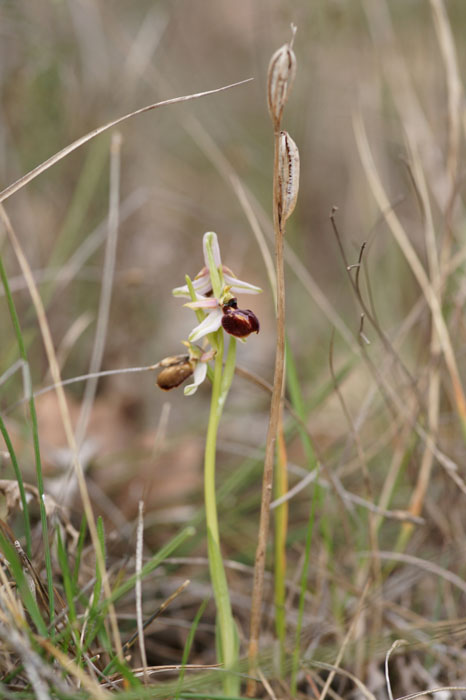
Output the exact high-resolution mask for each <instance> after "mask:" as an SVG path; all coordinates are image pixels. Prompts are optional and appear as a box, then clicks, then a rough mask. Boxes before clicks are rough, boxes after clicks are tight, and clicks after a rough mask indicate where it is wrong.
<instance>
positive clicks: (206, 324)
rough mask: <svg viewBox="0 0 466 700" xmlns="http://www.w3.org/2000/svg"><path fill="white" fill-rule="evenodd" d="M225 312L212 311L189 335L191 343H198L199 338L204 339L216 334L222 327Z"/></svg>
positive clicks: (219, 310)
mask: <svg viewBox="0 0 466 700" xmlns="http://www.w3.org/2000/svg"><path fill="white" fill-rule="evenodd" d="M222 316H223V312H222V311H221V309H216V310H215V311H212V312H211V313H210V314H209V315H208V316H207V317H206V318H205V319H204V320H203V321H202V323H200V324H199V325H198V326H196V328H193V330H192V331H191V333H190V334H189V337H188V340H189V342H190V343H194V342H196V340H199V338H203V337H204V336H205V335H208V334H209V333H215V331H218V329H219V328H220V326H221V325H222Z"/></svg>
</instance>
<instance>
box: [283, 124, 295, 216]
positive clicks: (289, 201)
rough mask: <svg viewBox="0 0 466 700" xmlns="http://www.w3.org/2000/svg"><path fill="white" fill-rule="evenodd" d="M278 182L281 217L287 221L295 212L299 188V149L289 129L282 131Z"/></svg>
mask: <svg viewBox="0 0 466 700" xmlns="http://www.w3.org/2000/svg"><path fill="white" fill-rule="evenodd" d="M278 184H279V187H278V190H279V207H280V219H281V221H282V222H285V221H286V220H287V219H288V217H290V216H291V214H292V213H293V210H294V208H295V206H296V200H297V198H298V190H299V151H298V147H297V145H296V144H295V142H294V141H293V139H292V138H291V136H290V135H289V133H288V132H287V131H281V132H280V140H279V145H278Z"/></svg>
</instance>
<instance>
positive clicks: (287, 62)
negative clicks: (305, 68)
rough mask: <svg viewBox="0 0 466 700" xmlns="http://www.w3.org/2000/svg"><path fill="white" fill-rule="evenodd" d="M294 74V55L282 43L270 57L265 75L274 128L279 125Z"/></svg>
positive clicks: (290, 49)
mask: <svg viewBox="0 0 466 700" xmlns="http://www.w3.org/2000/svg"><path fill="white" fill-rule="evenodd" d="M295 75H296V56H295V54H294V51H293V49H292V48H291V46H290V44H284V45H283V46H282V47H281V48H279V49H278V50H277V51H275V53H274V55H273V56H272V58H271V59H270V63H269V72H268V76H267V102H268V105H269V112H270V116H271V117H272V121H273V124H274V127H275V129H278V127H279V126H280V122H281V119H282V114H283V108H284V106H285V104H286V101H287V99H288V95H289V93H290V90H291V86H292V85H293V81H294V78H295Z"/></svg>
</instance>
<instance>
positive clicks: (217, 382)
mask: <svg viewBox="0 0 466 700" xmlns="http://www.w3.org/2000/svg"><path fill="white" fill-rule="evenodd" d="M215 336H216V347H217V354H216V356H215V367H214V376H213V383H212V397H211V404H210V415H209V425H208V428H207V438H206V448H205V461H204V496H205V511H206V525H207V541H208V554H209V570H210V578H211V581H212V588H213V591H214V597H215V603H216V606H217V623H218V630H219V639H218V640H217V641H218V642H219V646H220V649H221V658H222V661H223V663H224V664H225V668H226V669H230V668H233V667H234V665H235V662H236V661H237V658H238V644H237V634H236V627H235V623H234V620H233V615H232V612H231V603H230V595H229V592H228V584H227V579H226V575H225V569H224V566H223V561H222V556H221V552H220V537H219V529H218V514H217V500H216V494H215V461H216V460H215V458H216V451H217V432H218V425H219V422H220V416H221V414H222V409H223V405H224V403H225V399H226V395H227V393H228V389H229V388H230V384H231V379H232V377H233V372H234V364H233V372H232V370H231V365H232V363H234V359H235V355H234V353H235V343H234V340H233V339H232V342H230V347H229V349H228V357H227V364H226V368H225V372H223V371H222V369H223V350H224V342H223V330H222V329H220V330H219V331H217V332H216V333H215ZM230 375H231V376H230ZM238 686H239V681H238V679H237V678H236V677H235V676H232V675H230V674H226V675H225V680H224V690H225V693H226V695H235V694H237V692H238Z"/></svg>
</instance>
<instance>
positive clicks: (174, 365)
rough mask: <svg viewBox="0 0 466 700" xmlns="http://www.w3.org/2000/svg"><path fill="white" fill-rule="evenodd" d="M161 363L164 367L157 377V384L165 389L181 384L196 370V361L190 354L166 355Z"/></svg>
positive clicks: (168, 389)
mask: <svg viewBox="0 0 466 700" xmlns="http://www.w3.org/2000/svg"><path fill="white" fill-rule="evenodd" d="M159 364H160V366H161V367H162V368H163V369H162V371H161V372H160V374H159V376H158V377H157V385H158V386H159V387H160V389H163V390H164V391H170V389H175V388H176V387H177V386H180V384H182V383H183V382H184V381H185V379H187V378H188V377H190V376H191V375H192V374H193V372H194V362H193V361H192V360H191V359H190V358H189V355H174V356H172V357H165V359H163V360H162V361H161V362H160V363H159Z"/></svg>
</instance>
